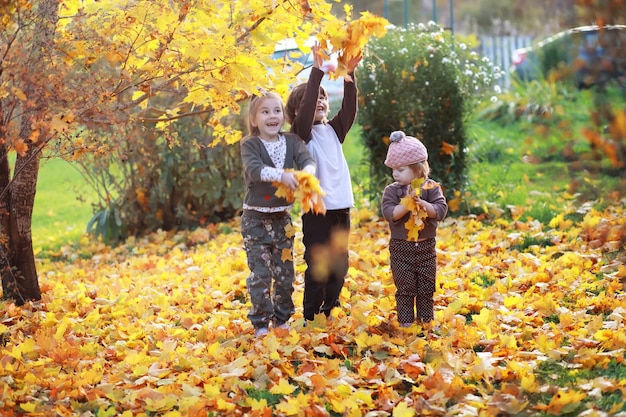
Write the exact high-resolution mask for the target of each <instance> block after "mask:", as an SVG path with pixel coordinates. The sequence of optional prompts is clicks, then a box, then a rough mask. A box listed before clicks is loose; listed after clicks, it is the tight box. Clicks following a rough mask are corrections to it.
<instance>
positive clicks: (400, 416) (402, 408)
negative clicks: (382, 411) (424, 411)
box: [392, 401, 415, 417]
mask: <svg viewBox="0 0 626 417" xmlns="http://www.w3.org/2000/svg"><path fill="white" fill-rule="evenodd" d="M414 415H415V409H414V408H412V407H410V406H409V405H408V404H407V403H406V401H401V402H399V403H398V404H397V405H396V406H395V407H394V408H393V414H392V416H393V417H413V416H414Z"/></svg>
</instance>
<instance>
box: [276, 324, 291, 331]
mask: <svg viewBox="0 0 626 417" xmlns="http://www.w3.org/2000/svg"><path fill="white" fill-rule="evenodd" d="M276 328H277V329H283V330H289V323H283V324H279V325H278V326H276Z"/></svg>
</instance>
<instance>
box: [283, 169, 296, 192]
mask: <svg viewBox="0 0 626 417" xmlns="http://www.w3.org/2000/svg"><path fill="white" fill-rule="evenodd" d="M280 182H282V183H283V184H285V185H286V186H287V187H289V188H291V189H292V190H295V189H296V187H297V186H298V180H297V179H296V176H295V175H294V173H293V171H284V172H283V175H281V177H280Z"/></svg>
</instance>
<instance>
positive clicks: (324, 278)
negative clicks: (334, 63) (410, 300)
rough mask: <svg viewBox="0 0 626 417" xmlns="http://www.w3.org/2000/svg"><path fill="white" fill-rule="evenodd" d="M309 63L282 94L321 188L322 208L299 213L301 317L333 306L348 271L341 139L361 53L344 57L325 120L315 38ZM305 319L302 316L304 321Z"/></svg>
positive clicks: (347, 189) (350, 200)
mask: <svg viewBox="0 0 626 417" xmlns="http://www.w3.org/2000/svg"><path fill="white" fill-rule="evenodd" d="M312 51H313V68H311V74H310V75H309V79H308V82H307V83H303V84H300V85H298V86H296V87H295V88H294V89H293V91H292V92H291V94H290V95H289V98H288V100H287V110H286V111H287V119H288V121H289V123H291V132H293V133H296V134H297V135H298V136H300V137H301V138H302V139H304V141H305V142H306V144H307V148H308V149H309V151H310V152H311V154H312V155H313V157H314V158H315V161H316V163H317V173H316V176H317V178H318V179H319V182H320V185H321V187H322V189H323V190H324V191H325V193H326V195H325V196H324V205H325V206H326V213H324V214H320V213H313V212H308V213H304V214H303V215H302V232H303V239H302V240H303V243H304V248H305V250H304V259H305V261H306V263H307V269H306V271H305V273H304V302H303V304H304V318H305V319H306V320H308V321H312V320H314V318H315V315H316V314H319V313H324V314H325V315H326V317H329V316H330V312H331V310H332V309H333V308H334V307H338V306H339V295H340V293H341V289H342V288H343V284H344V281H345V276H346V274H347V272H348V235H349V233H350V208H351V207H352V206H354V197H353V194H352V182H351V179H350V171H349V170H348V163H347V162H346V158H345V156H344V154H343V149H342V144H343V142H344V140H345V138H346V135H347V134H348V130H350V128H351V127H352V124H353V123H354V119H355V117H356V111H357V88H356V81H355V77H354V69H355V68H356V66H357V65H358V64H359V62H360V61H361V55H359V56H357V57H354V58H352V59H350V60H349V62H348V63H347V65H346V66H347V71H348V76H347V77H345V78H344V95H343V101H342V104H341V109H340V110H339V112H338V113H337V115H336V116H335V117H333V118H332V119H331V120H327V117H328V113H329V102H328V95H327V94H326V91H325V90H324V88H323V87H321V86H320V83H321V81H322V77H323V76H324V71H323V70H322V69H321V66H322V63H323V58H322V54H321V50H320V46H319V45H318V44H316V45H314V46H313V47H312ZM305 324H306V321H305Z"/></svg>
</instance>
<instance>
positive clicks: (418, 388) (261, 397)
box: [0, 200, 626, 417]
mask: <svg viewBox="0 0 626 417" xmlns="http://www.w3.org/2000/svg"><path fill="white" fill-rule="evenodd" d="M624 207H626V205H625V204H624V201H623V200H622V201H616V202H615V204H612V205H609V206H607V207H606V208H603V209H602V210H601V211H600V210H592V209H587V210H586V211H584V214H583V219H582V220H572V221H566V220H565V219H564V218H562V217H561V218H558V219H556V220H555V221H554V222H553V223H551V225H548V226H546V225H542V224H540V223H538V222H534V221H529V222H522V221H520V220H519V219H518V220H515V221H507V220H504V219H498V220H497V221H495V222H491V223H487V222H485V223H483V222H480V221H478V220H477V218H475V217H466V218H458V217H457V218H449V219H446V220H444V221H443V222H442V223H441V225H440V226H439V229H438V239H437V245H438V246H437V250H438V274H439V282H438V287H437V291H436V293H435V323H436V325H437V326H438V329H435V328H433V327H432V326H428V327H426V326H424V327H422V326H418V325H417V324H414V325H413V326H412V327H411V328H408V329H400V328H399V327H398V325H397V320H396V315H395V300H394V291H395V287H394V285H393V281H392V277H391V273H390V270H389V260H388V251H387V242H388V229H387V226H386V222H385V221H384V220H383V219H381V218H379V217H378V216H377V215H376V214H375V213H373V212H372V211H368V210H367V209H366V208H361V209H359V210H356V209H355V210H353V211H352V221H353V223H352V224H353V226H352V234H351V235H350V236H349V237H348V238H349V239H350V242H349V243H350V246H349V247H350V251H351V252H350V269H349V272H348V275H347V277H346V282H345V285H344V288H343V290H342V293H341V296H340V301H341V305H342V307H341V308H340V309H335V310H334V312H333V315H332V316H331V318H330V319H326V317H325V316H324V315H323V314H322V315H319V316H317V317H316V318H315V320H314V321H313V322H311V323H309V325H308V326H306V327H305V326H304V323H303V322H304V320H303V317H302V309H301V306H302V301H303V300H302V297H303V273H304V269H305V263H304V261H303V251H304V248H303V245H302V242H301V239H300V238H298V237H297V238H296V241H295V242H296V243H295V247H294V261H295V266H296V281H295V292H294V303H295V305H296V313H295V314H294V316H293V317H292V319H291V320H290V326H291V328H290V329H272V330H271V332H270V334H269V335H267V336H266V337H264V338H261V339H257V338H255V337H254V336H253V329H252V326H251V324H250V322H249V320H248V319H247V317H246V315H247V314H248V312H249V308H250V303H249V300H248V299H247V296H246V278H247V276H248V273H249V271H248V268H247V259H246V255H245V251H244V250H243V242H242V237H241V235H240V233H239V232H238V224H239V223H238V221H237V220H235V221H233V222H232V223H230V224H228V228H224V227H216V226H215V225H207V227H205V228H200V229H196V230H194V231H182V232H179V233H166V232H157V233H155V234H153V235H150V236H147V237H144V238H131V239H129V240H128V241H127V242H125V244H123V245H121V246H119V247H116V248H109V247H106V246H104V245H102V244H99V243H95V242H91V241H89V240H88V239H87V238H84V239H83V240H82V241H81V242H80V247H79V248H78V247H66V248H63V249H62V250H61V251H60V252H59V253H58V254H57V255H56V257H55V258H52V257H49V256H43V257H41V258H39V260H38V270H39V273H40V281H41V283H42V288H45V291H44V293H43V300H42V301H41V302H40V303H28V304H26V305H25V306H23V307H21V308H18V307H16V306H15V305H13V304H10V303H6V302H2V303H0V335H1V336H2V337H1V338H0V380H1V381H3V383H2V384H0V398H1V401H2V404H1V405H0V408H1V411H2V415H7V416H23V415H27V414H28V415H41V416H44V415H45V416H49V415H60V416H72V415H87V414H89V415H95V416H113V415H115V416H122V417H134V416H137V417H139V416H146V415H162V416H168V417H179V416H191V417H206V416H208V415H211V414H213V415H242V416H243V415H248V416H268V417H269V416H272V415H285V416H287V415H294V416H300V415H307V416H324V417H326V416H329V415H338V414H339V415H344V416H361V415H366V414H367V413H372V414H371V415H389V416H405V415H406V416H410V415H412V416H417V415H480V416H485V417H488V416H498V415H525V414H527V415H532V414H533V413H543V414H549V415H560V414H565V413H574V414H576V415H578V414H580V413H581V412H585V413H588V414H594V415H596V414H597V415H604V414H608V415H614V414H618V413H619V412H620V411H623V406H624V405H623V404H622V403H619V402H617V403H615V404H614V405H613V406H610V404H609V406H610V409H606V408H604V409H601V408H599V407H600V405H599V404H601V402H600V401H597V399H599V398H600V396H604V395H609V394H612V397H614V398H615V397H616V396H615V393H618V394H621V395H622V396H623V394H624V392H625V390H624V384H623V381H621V380H619V379H618V378H617V377H615V378H613V377H611V376H610V375H605V376H602V377H597V378H594V379H592V380H588V379H580V380H579V381H578V382H577V383H576V384H575V386H557V385H556V382H555V381H556V380H557V379H553V378H551V377H547V378H546V377H545V374H544V375H542V374H540V373H538V372H537V369H538V368H540V367H541V365H542V364H543V363H544V362H546V361H549V360H552V361H555V362H556V363H557V364H562V365H563V369H564V372H568V375H569V376H570V377H572V376H575V375H576V373H577V372H578V370H579V369H583V370H591V371H593V370H596V369H606V368H607V367H608V366H616V364H617V366H620V365H623V363H624V357H625V356H624V351H625V350H626V329H625V328H626V304H625V303H626V291H625V287H624V283H623V279H624V278H625V277H626V269H625V268H624V251H623V246H622V249H619V250H616V249H614V246H613V245H612V244H610V242H615V241H619V242H623V241H624V238H625V236H624V229H623V227H624V224H626V215H625V214H626V213H625V209H624ZM571 208H572V207H565V208H564V210H565V211H567V210H570V209H571ZM577 209H579V210H580V207H578V208H577ZM298 222H299V218H298V217H294V228H295V229H296V231H295V232H294V233H296V236H299V234H298V233H299V232H298V231H299V230H301V224H299V223H298ZM227 229H232V232H228V233H227V232H223V231H224V230H227ZM600 229H606V230H600ZM526 234H528V235H531V236H533V237H537V238H540V239H545V240H547V241H550V242H553V245H549V246H544V247H541V246H538V245H537V246H531V247H528V248H525V249H524V250H519V249H516V247H517V245H519V243H520V242H521V241H523V237H524V236H525V235H526ZM343 238H345V237H342V239H343ZM189 242H192V243H193V244H189ZM591 242H597V243H594V244H593V245H591ZM77 251H80V252H77ZM539 394H540V395H539ZM617 397H619V396H617ZM603 398H605V397H603ZM539 401H541V402H539Z"/></svg>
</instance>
